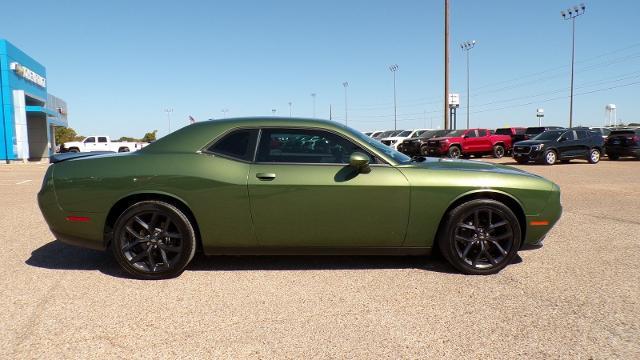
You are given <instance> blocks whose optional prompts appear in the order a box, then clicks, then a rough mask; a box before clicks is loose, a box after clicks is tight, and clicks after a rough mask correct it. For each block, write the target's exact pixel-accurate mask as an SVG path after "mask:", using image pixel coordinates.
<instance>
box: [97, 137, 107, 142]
mask: <svg viewBox="0 0 640 360" xmlns="http://www.w3.org/2000/svg"><path fill="white" fill-rule="evenodd" d="M98 142H99V143H106V142H107V138H106V137H104V136H98Z"/></svg>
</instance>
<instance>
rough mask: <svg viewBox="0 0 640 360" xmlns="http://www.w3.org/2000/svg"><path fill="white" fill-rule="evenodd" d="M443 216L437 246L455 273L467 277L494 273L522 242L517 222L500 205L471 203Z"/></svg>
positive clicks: (481, 200)
mask: <svg viewBox="0 0 640 360" xmlns="http://www.w3.org/2000/svg"><path fill="white" fill-rule="evenodd" d="M446 217H447V220H446V222H445V223H444V227H443V229H442V231H441V232H440V233H439V238H438V247H439V249H440V252H441V253H442V255H443V256H444V258H445V259H447V261H448V262H449V263H450V264H451V265H452V266H453V267H454V268H456V269H457V270H458V271H460V272H462V273H464V274H469V275H490V274H495V273H497V272H499V271H500V270H502V269H503V268H504V267H505V266H507V265H509V264H510V263H511V262H512V261H513V258H514V257H515V256H516V254H517V253H518V249H519V248H520V243H521V241H522V240H521V230H520V223H519V222H518V219H517V218H516V216H515V215H514V214H513V211H511V209H509V207H507V206H506V205H504V204H503V203H501V202H499V201H495V200H489V199H476V200H471V201H469V202H466V203H463V204H461V205H459V206H458V207H456V208H455V209H453V210H452V211H451V212H449V213H448V214H447V215H446ZM472 258H473V259H472Z"/></svg>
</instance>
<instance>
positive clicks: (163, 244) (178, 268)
mask: <svg viewBox="0 0 640 360" xmlns="http://www.w3.org/2000/svg"><path fill="white" fill-rule="evenodd" d="M114 229H115V230H114V237H113V241H112V244H111V248H112V251H113V254H114V256H115V258H116V260H117V261H118V263H119V264H120V266H121V267H122V268H123V269H124V270H125V271H127V272H128V273H129V274H131V275H133V276H134V277H136V278H139V279H165V278H171V277H175V276H177V275H179V274H180V273H182V271H183V270H184V268H185V267H186V266H187V264H188V263H189V262H190V261H191V259H192V258H193V256H194V254H195V249H196V240H195V232H194V230H193V226H192V225H191V222H190V221H189V219H188V218H187V217H186V216H185V214H184V213H183V212H182V211H180V210H179V209H178V208H176V207H175V206H173V205H171V204H168V203H165V202H161V201H142V202H139V203H136V204H134V205H132V206H130V207H129V208H128V209H127V210H125V212H124V213H123V214H122V215H121V216H120V218H118V220H117V221H116V225H115V228H114Z"/></svg>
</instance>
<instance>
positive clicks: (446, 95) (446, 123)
mask: <svg viewBox="0 0 640 360" xmlns="http://www.w3.org/2000/svg"><path fill="white" fill-rule="evenodd" d="M443 113H444V114H443V115H444V127H443V129H445V130H447V129H449V127H448V126H449V0H444V111H443Z"/></svg>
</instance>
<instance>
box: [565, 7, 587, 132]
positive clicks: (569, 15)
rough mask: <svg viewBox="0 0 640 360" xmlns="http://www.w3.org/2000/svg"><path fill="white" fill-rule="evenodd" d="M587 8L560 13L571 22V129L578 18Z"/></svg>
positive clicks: (571, 125)
mask: <svg viewBox="0 0 640 360" xmlns="http://www.w3.org/2000/svg"><path fill="white" fill-rule="evenodd" d="M585 10H586V6H584V4H580V6H574V7H573V9H572V8H569V9H567V10H566V11H567V12H566V13H565V12H564V11H561V12H560V15H562V18H563V19H565V20H571V28H572V29H571V94H570V95H569V128H571V127H573V66H574V63H575V56H576V18H577V17H578V16H580V15H582V14H584V12H585Z"/></svg>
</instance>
